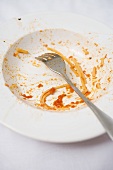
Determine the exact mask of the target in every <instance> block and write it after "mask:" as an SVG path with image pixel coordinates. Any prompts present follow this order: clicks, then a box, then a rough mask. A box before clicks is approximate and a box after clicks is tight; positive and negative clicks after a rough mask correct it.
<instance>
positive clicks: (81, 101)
mask: <svg viewBox="0 0 113 170" xmlns="http://www.w3.org/2000/svg"><path fill="white" fill-rule="evenodd" d="M80 103H84V101H83V100H80V101H76V102H75V104H80Z"/></svg>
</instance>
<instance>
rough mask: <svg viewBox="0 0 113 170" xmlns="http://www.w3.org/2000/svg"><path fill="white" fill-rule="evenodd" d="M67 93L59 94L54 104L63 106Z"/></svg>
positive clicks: (58, 106)
mask: <svg viewBox="0 0 113 170" xmlns="http://www.w3.org/2000/svg"><path fill="white" fill-rule="evenodd" d="M65 96H66V95H65V94H61V95H59V96H58V99H57V100H55V101H54V103H53V105H54V106H56V107H57V108H61V107H63V101H62V100H63V98H64V97H65Z"/></svg>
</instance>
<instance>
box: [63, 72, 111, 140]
mask: <svg viewBox="0 0 113 170" xmlns="http://www.w3.org/2000/svg"><path fill="white" fill-rule="evenodd" d="M62 77H63V78H64V79H65V81H66V82H67V83H68V84H69V85H70V86H71V87H72V88H73V90H74V91H75V92H76V93H77V94H78V95H79V96H80V97H81V98H82V100H84V102H85V103H86V104H87V105H88V106H89V108H90V109H91V110H92V111H93V113H95V115H96V117H97V118H98V120H99V121H100V122H101V124H102V125H103V127H104V129H105V130H106V132H107V134H108V135H109V137H110V138H111V139H112V140H113V119H112V118H111V117H110V116H108V115H107V114H105V113H104V112H103V111H102V110H100V109H99V108H98V107H97V106H95V105H94V104H93V103H92V102H91V101H90V100H89V99H87V98H86V97H85V96H84V95H83V94H82V93H81V91H80V90H79V89H78V88H77V87H76V86H75V85H74V84H73V83H72V82H71V80H70V79H69V78H68V76H67V75H66V74H62Z"/></svg>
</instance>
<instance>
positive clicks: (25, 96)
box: [20, 93, 33, 99]
mask: <svg viewBox="0 0 113 170" xmlns="http://www.w3.org/2000/svg"><path fill="white" fill-rule="evenodd" d="M20 95H21V96H23V97H24V98H23V99H30V98H32V97H33V96H32V95H29V96H27V95H26V94H22V93H21V94H20Z"/></svg>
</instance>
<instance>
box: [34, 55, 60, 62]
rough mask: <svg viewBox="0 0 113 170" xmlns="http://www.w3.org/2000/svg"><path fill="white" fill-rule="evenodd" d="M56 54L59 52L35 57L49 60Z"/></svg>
mask: <svg viewBox="0 0 113 170" xmlns="http://www.w3.org/2000/svg"><path fill="white" fill-rule="evenodd" d="M56 56H57V54H55V53H45V54H42V55H41V56H39V57H35V59H37V60H40V61H47V60H51V59H52V58H53V57H54V58H55V57H56Z"/></svg>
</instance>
